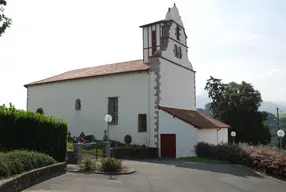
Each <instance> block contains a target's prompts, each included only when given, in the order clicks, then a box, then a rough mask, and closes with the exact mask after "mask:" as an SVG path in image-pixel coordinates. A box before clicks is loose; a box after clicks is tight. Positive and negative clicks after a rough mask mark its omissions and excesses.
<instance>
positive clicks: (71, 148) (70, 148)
mask: <svg viewBox="0 0 286 192" xmlns="http://www.w3.org/2000/svg"><path fill="white" fill-rule="evenodd" d="M67 149H68V151H73V149H74V147H73V144H72V143H71V142H67Z"/></svg>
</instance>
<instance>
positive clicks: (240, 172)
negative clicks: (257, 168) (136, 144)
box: [135, 159, 263, 178]
mask: <svg viewBox="0 0 286 192" xmlns="http://www.w3.org/2000/svg"><path fill="white" fill-rule="evenodd" d="M135 161H137V162H144V163H155V164H162V165H171V166H175V167H180V168H186V169H195V170H200V171H207V172H214V173H221V174H229V175H234V176H238V177H258V178H262V177H263V176H261V175H259V174H257V173H256V172H254V171H253V170H251V169H250V168H247V167H244V166H241V165H235V164H212V163H194V162H186V161H183V160H177V159H148V160H135Z"/></svg>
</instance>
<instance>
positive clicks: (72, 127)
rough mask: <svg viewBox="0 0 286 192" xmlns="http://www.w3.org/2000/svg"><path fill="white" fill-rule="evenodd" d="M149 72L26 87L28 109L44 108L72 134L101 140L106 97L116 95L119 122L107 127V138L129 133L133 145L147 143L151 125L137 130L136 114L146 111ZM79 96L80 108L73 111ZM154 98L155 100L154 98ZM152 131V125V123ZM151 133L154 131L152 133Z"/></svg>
mask: <svg viewBox="0 0 286 192" xmlns="http://www.w3.org/2000/svg"><path fill="white" fill-rule="evenodd" d="M148 76H149V75H148V73H147V72H141V73H137V72H136V73H128V74H119V75H112V76H105V77H98V78H89V79H83V80H75V81H66V82H60V83H52V84H45V85H37V86H31V87H29V88H28V93H29V94H28V110H30V111H33V112H36V110H37V108H39V107H43V109H44V112H45V114H46V115H48V116H54V117H57V118H62V119H64V120H65V121H67V122H68V124H69V131H71V133H72V135H75V136H79V134H80V133H81V132H82V131H83V132H85V134H94V135H95V137H96V138H97V139H102V137H103V135H104V130H105V129H106V128H107V125H106V123H105V121H104V116H105V115H106V113H107V110H108V97H117V96H118V97H119V99H118V105H119V120H118V125H116V126H110V138H111V139H114V140H118V141H121V142H123V141H124V136H125V135H126V134H130V135H131V136H132V143H133V144H140V145H142V144H145V145H148V143H149V137H151V134H149V131H150V124H149V125H148V132H147V133H138V114H141V113H146V114H147V121H148V122H149V123H151V122H150V121H149V119H148V117H150V116H149V115H148V113H149V111H150V110H149V107H150V105H148V103H149V100H150V98H149V96H152V95H151V94H150V92H149V85H148V83H149V81H148ZM77 98H79V99H81V102H82V109H81V110H80V111H76V110H75V100H76V99H77ZM153 100H154V99H153ZM151 131H154V130H153V126H151ZM152 134H153V133H152Z"/></svg>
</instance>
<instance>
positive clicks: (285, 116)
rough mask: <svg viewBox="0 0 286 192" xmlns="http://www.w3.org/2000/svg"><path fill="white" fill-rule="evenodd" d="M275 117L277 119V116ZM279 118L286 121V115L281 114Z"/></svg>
mask: <svg viewBox="0 0 286 192" xmlns="http://www.w3.org/2000/svg"><path fill="white" fill-rule="evenodd" d="M275 117H277V115H276V114H275ZM279 118H283V119H284V118H285V119H286V114H279Z"/></svg>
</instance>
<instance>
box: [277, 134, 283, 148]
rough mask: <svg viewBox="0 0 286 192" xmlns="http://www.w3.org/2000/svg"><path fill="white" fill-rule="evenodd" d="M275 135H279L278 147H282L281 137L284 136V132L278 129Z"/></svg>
mask: <svg viewBox="0 0 286 192" xmlns="http://www.w3.org/2000/svg"><path fill="white" fill-rule="evenodd" d="M277 136H278V137H279V140H280V149H282V138H283V137H284V136H285V132H284V131H283V130H282V129H280V130H278V131H277Z"/></svg>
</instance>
